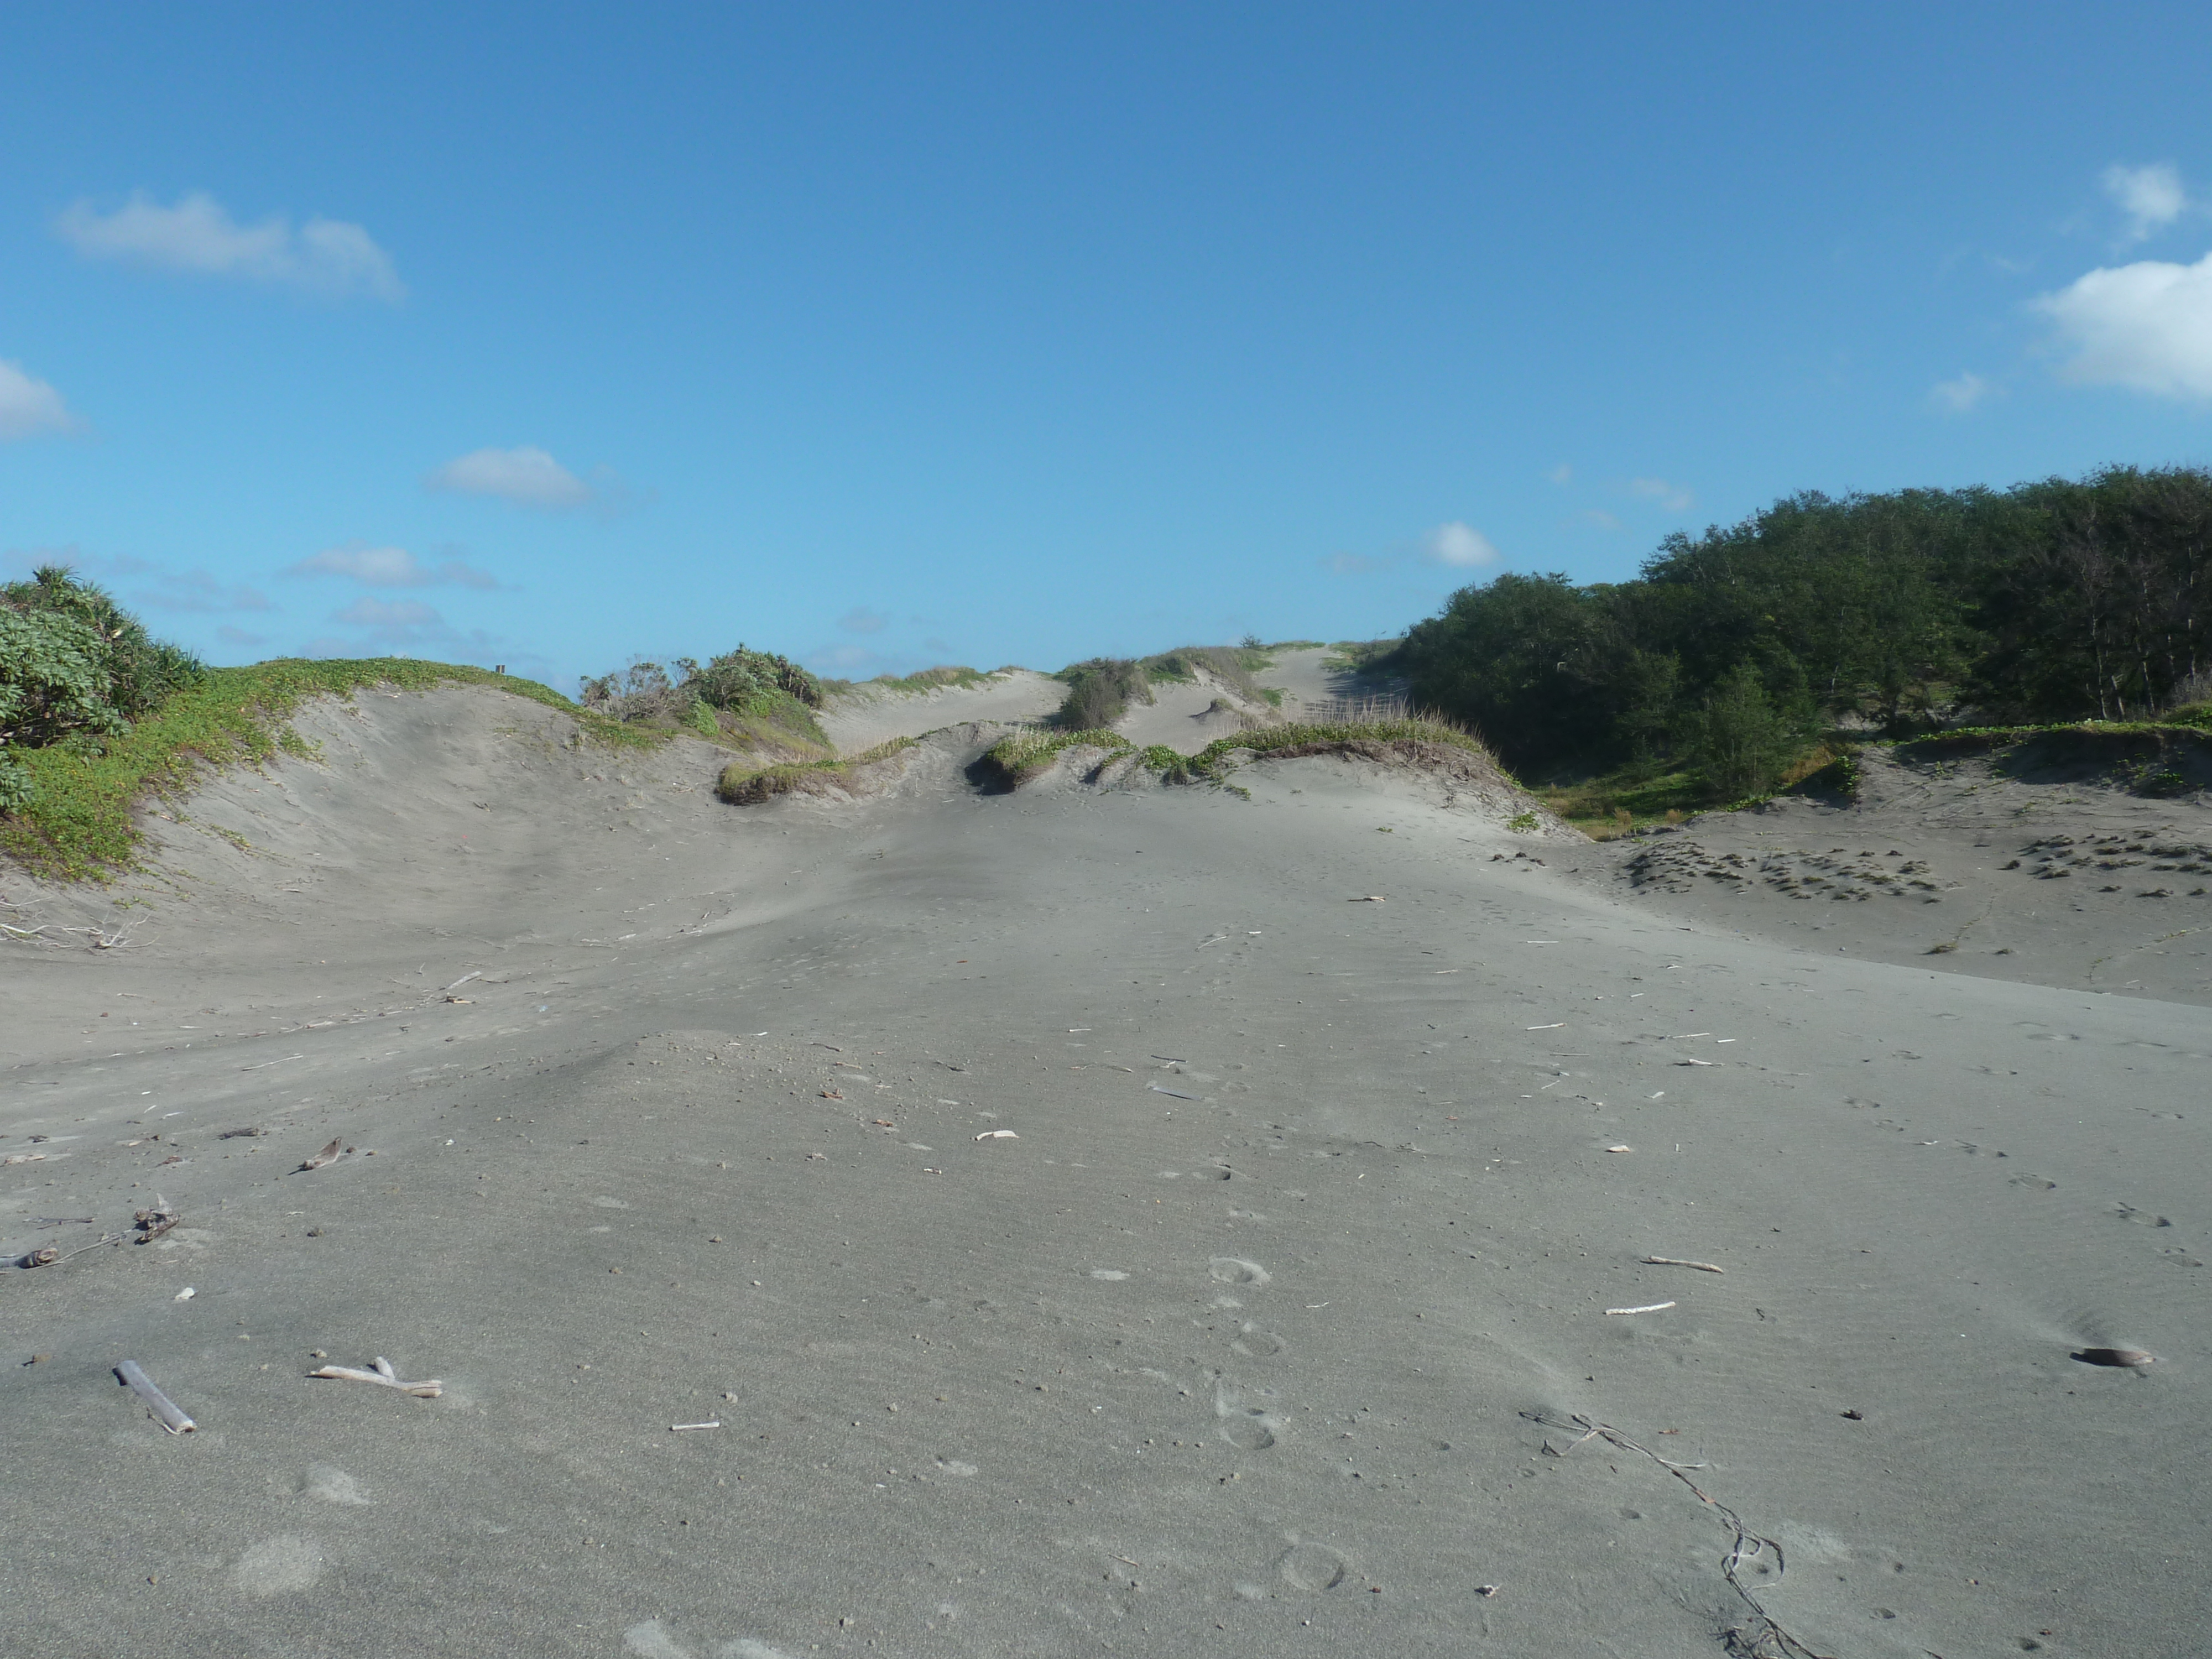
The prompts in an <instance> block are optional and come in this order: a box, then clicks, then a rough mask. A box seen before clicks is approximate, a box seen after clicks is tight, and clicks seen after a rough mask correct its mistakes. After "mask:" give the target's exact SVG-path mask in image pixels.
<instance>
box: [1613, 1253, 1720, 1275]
mask: <svg viewBox="0 0 2212 1659" xmlns="http://www.w3.org/2000/svg"><path fill="white" fill-rule="evenodd" d="M1636 1259H1637V1260H1638V1261H1644V1262H1649V1263H1650V1265H1651V1266H1652V1267H1695V1268H1696V1269H1697V1270H1698V1271H1699V1273H1726V1272H1727V1271H1728V1269H1727V1268H1726V1267H1715V1266H1713V1264H1712V1263H1711V1262H1710V1261H1684V1260H1683V1259H1682V1258H1681V1257H1680V1256H1679V1255H1639V1256H1638V1257H1637V1258H1636Z"/></svg>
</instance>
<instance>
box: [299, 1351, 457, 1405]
mask: <svg viewBox="0 0 2212 1659" xmlns="http://www.w3.org/2000/svg"><path fill="white" fill-rule="evenodd" d="M373 1363H374V1365H375V1367H376V1369H375V1370H368V1371H364V1370H359V1369H358V1368H356V1367H355V1366H352V1365H325V1366H322V1367H321V1368H320V1369H319V1370H312V1371H309V1372H308V1373H307V1375H308V1376H319V1377H323V1378H325V1379H326V1380H328V1381H331V1382H334V1383H382V1384H383V1385H384V1386H385V1387H386V1388H387V1389H398V1390H399V1392H400V1393H402V1394H411V1395H414V1396H415V1397H416V1399H418V1400H435V1399H436V1398H437V1397H438V1396H439V1395H441V1394H443V1393H445V1391H446V1385H445V1384H444V1383H441V1382H440V1381H438V1380H437V1378H435V1377H432V1378H431V1379H429V1380H428V1382H424V1383H403V1382H401V1381H400V1380H399V1374H398V1372H397V1371H395V1370H392V1362H391V1361H390V1360H388V1359H386V1358H385V1357H384V1356H383V1355H382V1354H379V1355H377V1357H376V1358H375V1360H374V1362H373Z"/></svg>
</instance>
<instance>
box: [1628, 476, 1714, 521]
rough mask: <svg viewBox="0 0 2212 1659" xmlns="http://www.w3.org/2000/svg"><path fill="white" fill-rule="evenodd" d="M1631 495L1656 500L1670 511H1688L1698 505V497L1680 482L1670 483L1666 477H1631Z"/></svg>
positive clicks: (1629, 487)
mask: <svg viewBox="0 0 2212 1659" xmlns="http://www.w3.org/2000/svg"><path fill="white" fill-rule="evenodd" d="M1628 489H1629V493H1630V494H1631V495H1641V496H1643V497H1644V498H1645V499H1646V500H1647V501H1656V502H1658V503H1659V505H1660V506H1662V507H1665V508H1666V509H1667V510H1668V512H1669V513H1687V512H1688V511H1689V510H1690V509H1691V508H1692V507H1694V506H1696V505H1697V500H1698V498H1697V497H1696V496H1695V495H1692V494H1691V493H1690V492H1689V491H1688V490H1686V489H1683V488H1682V487H1681V486H1680V485H1679V484H1670V483H1668V482H1667V481H1666V480H1665V479H1664V478H1631V479H1630V480H1629V481H1628Z"/></svg>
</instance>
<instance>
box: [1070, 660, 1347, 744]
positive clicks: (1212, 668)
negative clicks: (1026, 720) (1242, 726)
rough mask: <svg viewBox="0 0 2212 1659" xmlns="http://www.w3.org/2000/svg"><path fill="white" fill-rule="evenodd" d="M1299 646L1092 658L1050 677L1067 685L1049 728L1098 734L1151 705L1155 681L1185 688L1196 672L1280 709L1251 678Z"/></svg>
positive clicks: (1278, 698) (1273, 695)
mask: <svg viewBox="0 0 2212 1659" xmlns="http://www.w3.org/2000/svg"><path fill="white" fill-rule="evenodd" d="M1304 643H1305V641H1291V644H1290V645H1278V646H1265V645H1262V644H1261V643H1260V642H1259V641H1258V640H1257V639H1251V638H1248V639H1247V640H1246V641H1244V643H1243V644H1242V645H1184V646H1178V647H1176V648H1175V649H1174V650H1172V651H1162V652H1159V653H1157V654H1155V655H1152V656H1150V657H1092V658H1091V659H1089V660H1087V661H1085V662H1079V663H1075V664H1073V665H1070V666H1069V667H1066V668H1063V669H1061V670H1060V672H1059V673H1058V674H1057V675H1055V676H1054V678H1056V679H1060V680H1063V681H1065V682H1066V685H1067V696H1066V698H1065V699H1063V700H1062V702H1061V703H1060V710H1059V712H1058V713H1057V714H1054V716H1053V717H1052V718H1053V724H1054V725H1055V726H1060V727H1061V728H1062V729H1063V730H1066V731H1070V732H1092V731H1098V730H1101V729H1103V728H1104V727H1107V726H1113V725H1114V724H1115V723H1116V722H1117V721H1119V720H1121V717H1122V716H1123V715H1124V714H1127V713H1128V712H1129V705H1130V704H1131V703H1133V702H1144V703H1149V702H1152V701H1154V699H1153V696H1152V685H1153V683H1154V682H1156V681H1158V682H1163V683H1167V684H1189V683H1190V682H1192V681H1194V680H1196V679H1197V678H1199V677H1200V672H1201V671H1202V672H1204V673H1205V674H1206V676H1208V677H1210V678H1212V679H1213V680H1215V681H1217V682H1218V683H1219V684H1223V685H1225V686H1227V687H1228V688H1229V689H1230V690H1232V691H1234V692H1235V693H1236V694H1237V696H1239V697H1242V698H1243V700H1244V701H1245V702H1255V703H1257V702H1264V703H1269V704H1275V705H1279V704H1280V703H1281V702H1282V701H1283V694H1282V693H1281V692H1280V691H1279V690H1275V689H1274V688H1273V687H1271V686H1263V685H1261V684H1260V682H1259V681H1258V679H1257V678H1255V676H1256V675H1258V674H1259V673H1260V672H1261V671H1263V670H1265V669H1267V667H1269V666H1270V665H1273V661H1274V657H1273V652H1276V651H1282V650H1288V649H1291V646H1294V645H1302V644H1304Z"/></svg>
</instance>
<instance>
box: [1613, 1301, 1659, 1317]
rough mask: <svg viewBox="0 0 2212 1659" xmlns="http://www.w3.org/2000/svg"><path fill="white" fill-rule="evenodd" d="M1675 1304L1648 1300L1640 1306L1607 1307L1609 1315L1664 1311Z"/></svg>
mask: <svg viewBox="0 0 2212 1659" xmlns="http://www.w3.org/2000/svg"><path fill="white" fill-rule="evenodd" d="M1673 1306H1674V1304H1673V1303H1671V1302H1647V1303H1645V1304H1644V1305H1643V1306H1642V1307H1640V1308H1607V1310H1605V1311H1606V1314H1607V1316H1608V1317H1610V1316H1613V1315H1614V1314H1640V1313H1664V1312H1666V1311H1667V1310H1668V1309H1669V1308H1671V1307H1673Z"/></svg>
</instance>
